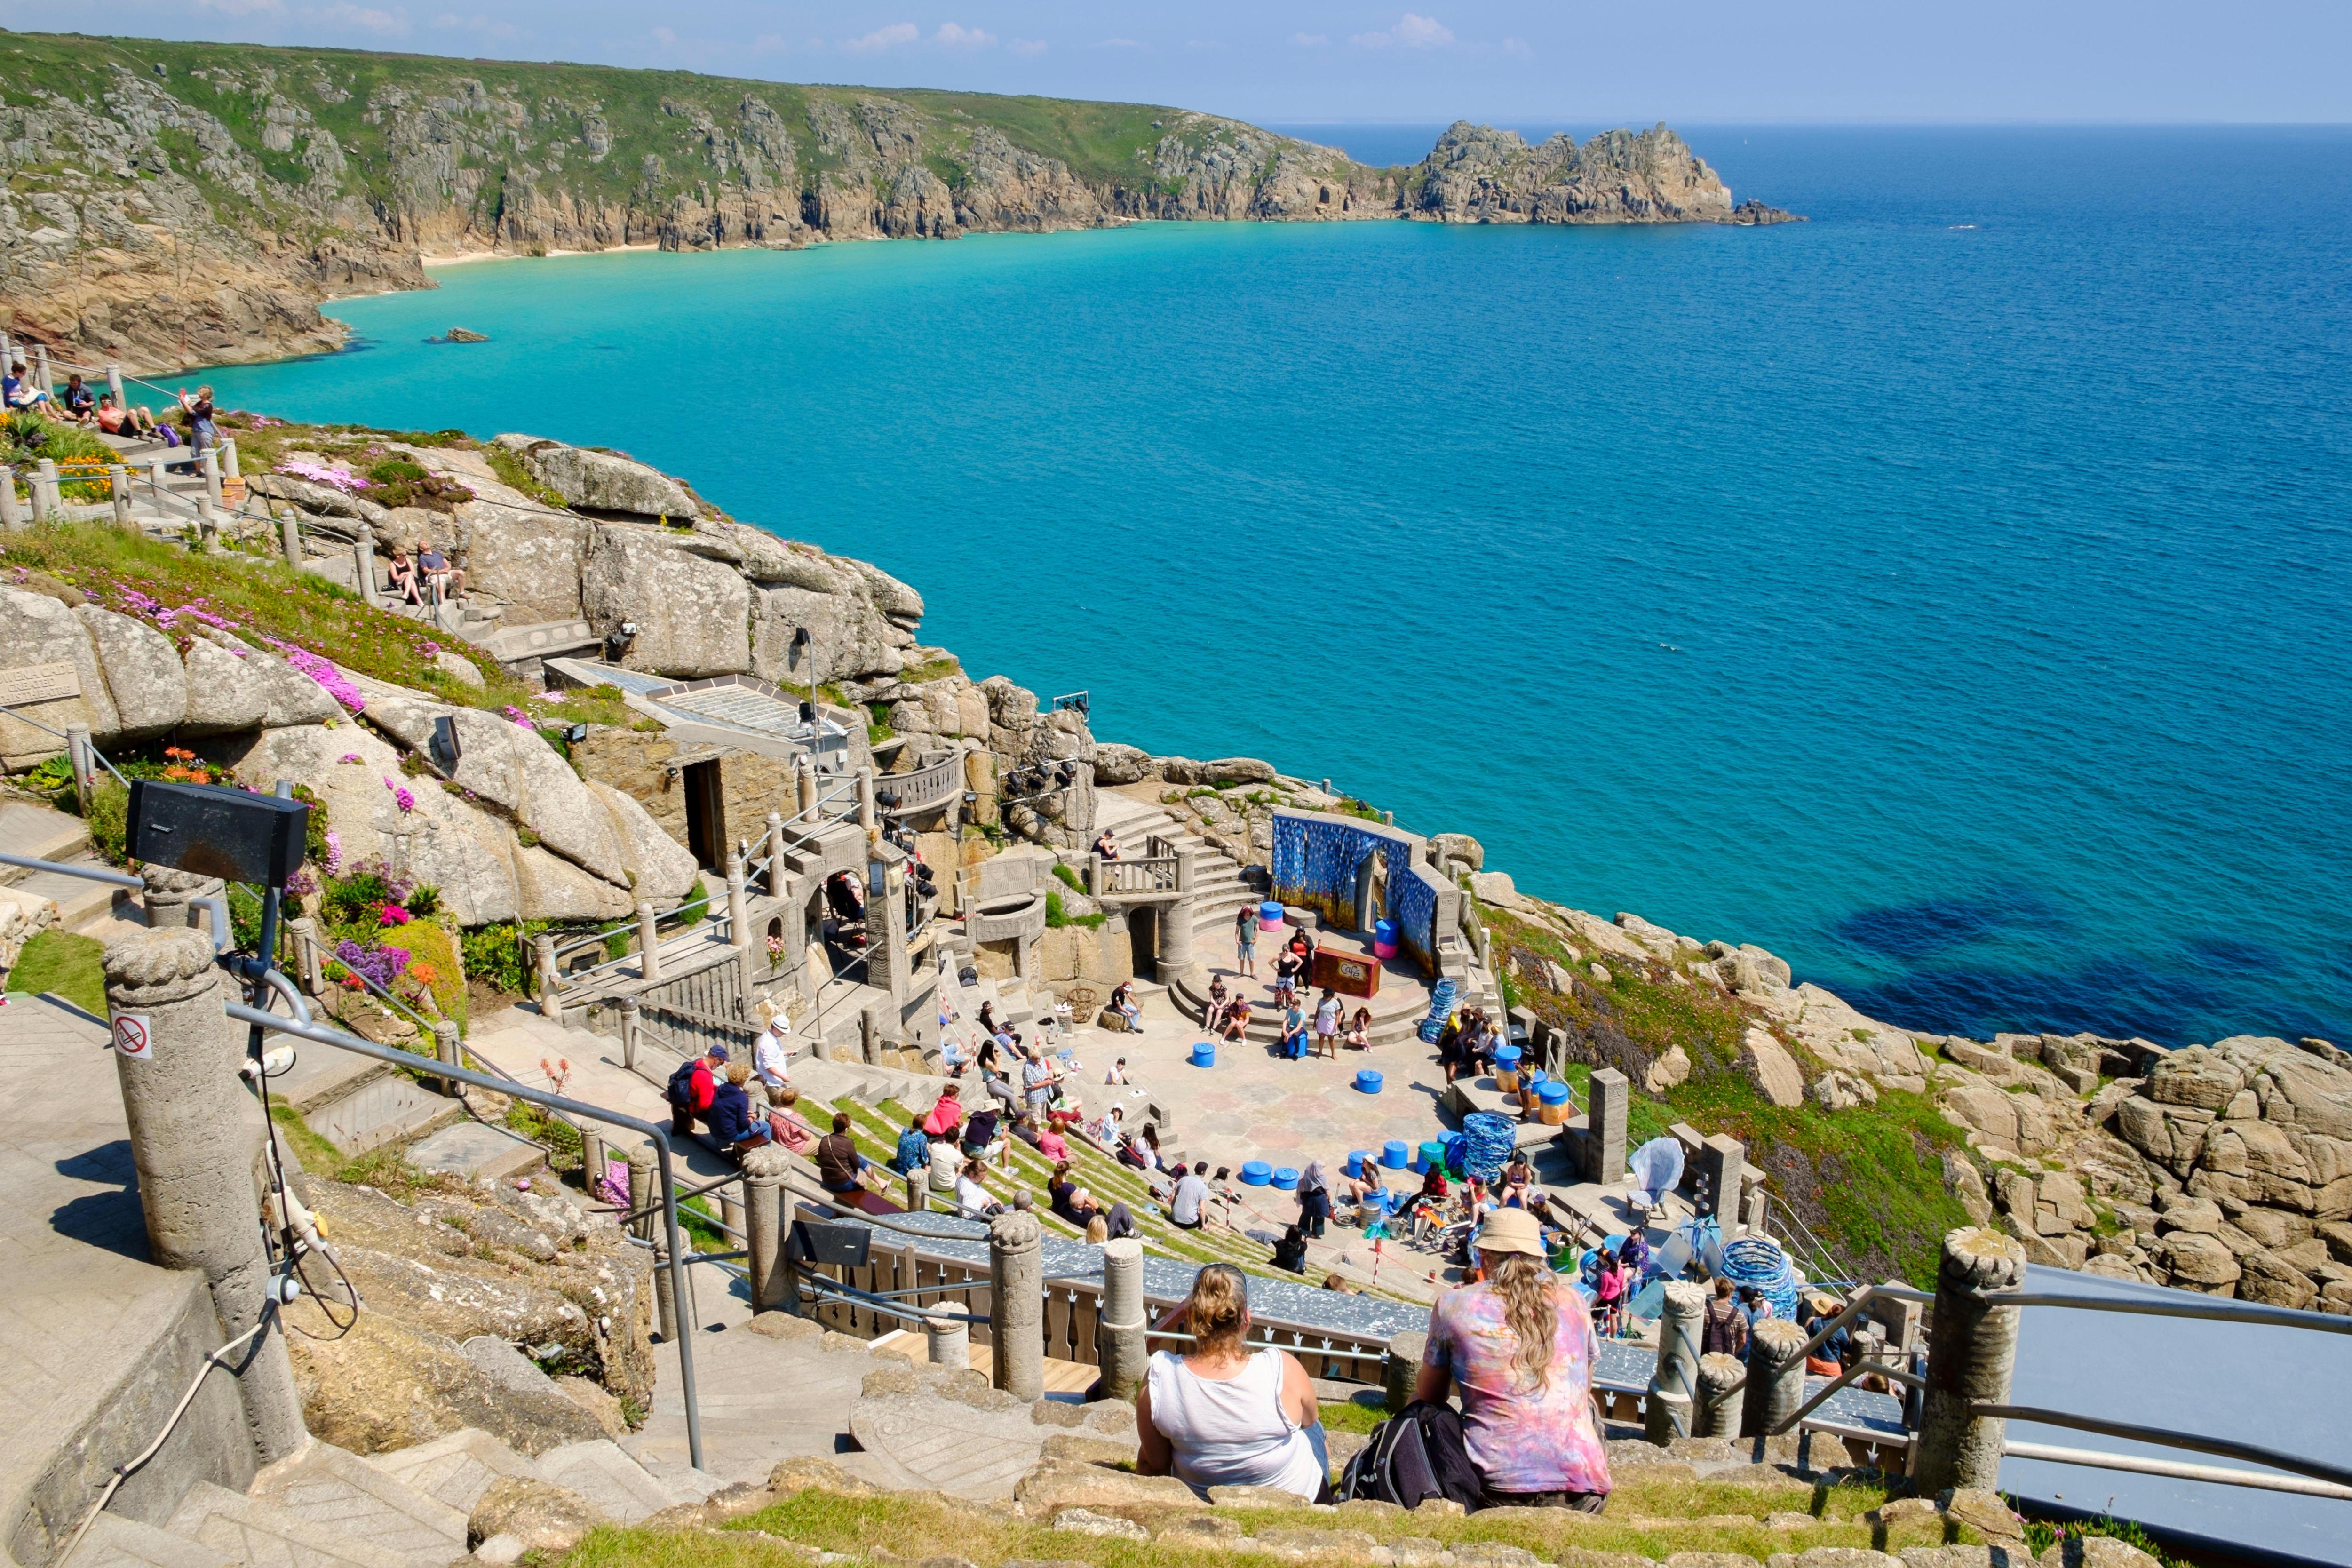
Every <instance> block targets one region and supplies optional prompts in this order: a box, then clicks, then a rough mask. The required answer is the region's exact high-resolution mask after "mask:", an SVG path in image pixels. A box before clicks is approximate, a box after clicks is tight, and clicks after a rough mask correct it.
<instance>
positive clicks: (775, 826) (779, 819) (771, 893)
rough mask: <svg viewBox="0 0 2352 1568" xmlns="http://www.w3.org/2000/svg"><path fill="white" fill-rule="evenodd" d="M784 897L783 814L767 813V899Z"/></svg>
mask: <svg viewBox="0 0 2352 1568" xmlns="http://www.w3.org/2000/svg"><path fill="white" fill-rule="evenodd" d="M783 896H784V814H783V813H782V812H781V811H772V812H770V813H768V897H770V898H772V899H781V898H782V897H783Z"/></svg>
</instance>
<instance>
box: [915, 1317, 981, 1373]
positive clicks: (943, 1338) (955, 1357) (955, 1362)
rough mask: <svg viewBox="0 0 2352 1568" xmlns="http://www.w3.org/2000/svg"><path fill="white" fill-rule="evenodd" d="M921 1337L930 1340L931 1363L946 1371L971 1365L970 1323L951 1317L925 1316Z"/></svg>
mask: <svg viewBox="0 0 2352 1568" xmlns="http://www.w3.org/2000/svg"><path fill="white" fill-rule="evenodd" d="M923 1337H924V1338H925V1339H926V1340H928V1341H929V1342H930V1354H931V1364H932V1365H933V1366H936V1367H940V1368H941V1369H943V1370H945V1371H948V1372H962V1371H964V1370H966V1369H967V1368H969V1367H970V1366H971V1324H969V1323H966V1322H964V1321H961V1320H959V1319H953V1318H925V1319H924V1320H923Z"/></svg>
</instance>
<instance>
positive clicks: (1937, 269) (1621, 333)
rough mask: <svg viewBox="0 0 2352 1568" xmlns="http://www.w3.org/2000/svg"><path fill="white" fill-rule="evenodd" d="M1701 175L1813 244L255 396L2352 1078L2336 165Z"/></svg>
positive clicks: (2225, 136)
mask: <svg viewBox="0 0 2352 1568" xmlns="http://www.w3.org/2000/svg"><path fill="white" fill-rule="evenodd" d="M1688 134H1689V135H1690V138H1691V140H1692V142H1693V143H1694V145H1696V146H1697V147H1698V148H1699V149H1700V150H1701V151H1702V152H1703V153H1705V154H1706V155H1707V156H1708V157H1709V158H1710V160H1711V161H1713V162H1714V163H1716V164H1717V167H1719V168H1721V169H1723V170H1724V172H1725V174H1726V176H1727V179H1729V181H1730V182H1731V183H1732V184H1733V186H1734V188H1735V189H1736V190H1738V192H1739V193H1740V194H1741V195H1750V194H1753V195H1762V196H1764V197H1766V198H1767V199H1769V200H1771V201H1774V202H1777V203H1780V204H1782V205H1789V206H1791V207H1794V208H1796V209H1797V210H1800V211H1803V212H1808V213H1810V214H1811V215H1812V217H1813V221H1812V222H1811V223H1810V224H1806V225H1802V226H1786V227H1780V228H1776V229H1770V230H1764V231H1738V230H1728V229H1718V228H1711V227H1709V228H1674V229H1659V230H1627V229H1586V230H1566V231H1563V230H1557V229H1546V230H1529V229H1524V228H1483V229H1478V228H1465V229H1442V228H1437V227H1433V226H1422V225H1407V224H1394V223H1375V224H1359V225H1339V226H1253V225H1200V226H1167V225H1160V226H1140V227H1136V228H1130V229H1126V230H1121V231H1116V232H1107V233H1097V234H1082V235H1063V236H1049V237H976V238H971V239H966V240H962V241H959V242H956V243H954V244H946V245H942V244H936V243H920V242H912V243H903V244H887V245H856V246H838V247H826V248H821V249H818V250H814V251H808V252H803V253H799V254H782V255H776V254H763V253H751V252H732V253H727V254H722V255H712V256H656V255H646V254H636V255H625V256H609V257H600V258H565V259H557V260H548V261H516V262H498V263H479V264H475V265H470V266H466V267H460V268H450V269H447V270H446V271H444V272H443V273H441V274H440V277H441V279H442V283H443V287H442V288H441V289H440V290H439V291H437V292H435V293H424V294H413V295H404V296H391V297H385V298H379V299H370V300H352V301H347V302H345V303H343V304H341V305H338V306H336V307H334V308H333V309H334V311H335V313H336V314H338V315H340V316H342V317H344V318H345V319H347V320H349V321H351V322H352V324H353V325H354V327H355V328H356V329H357V331H359V333H360V334H362V343H363V345H364V346H363V347H362V349H361V350H360V351H359V352H354V353H342V354H339V355H334V356H331V357H326V358H322V359H318V360H312V361H308V362H301V363H289V364H282V365H275V366H267V367H256V368H248V369H237V370H225V371H222V372H219V373H218V374H215V376H214V378H213V379H214V380H215V382H216V383H217V384H219V385H220V387H221V392H222V398H223V401H224V402H225V403H234V404H239V405H247V406H253V407H259V408H264V409H269V410H275V411H278V412H281V413H287V414H293V415H298V416H317V417H334V418H351V419H360V420H364V421H368V422H371V423H378V424H384V425H393V426H449V425H457V426H464V427H466V428H467V429H470V430H473V431H476V432H478V433H480V434H484V435H488V434H490V433H492V432H495V431H499V430H504V429H514V428H523V429H528V430H531V431H534V432H538V433H541V434H545V435H551V436H557V437H564V438H567V439H572V440H578V441H585V442H594V443H600V444H605V445H610V446H614V447H621V448H624V449H626V450H628V451H630V452H633V453H635V455H637V456H639V457H641V458H646V459H647V460H649V461H652V462H656V463H658V464H660V465H662V466H664V467H666V468H673V469H676V470H678V471H680V472H683V473H685V474H687V475H688V476H690V477H691V478H692V479H694V480H695V482H696V483H697V484H698V486H700V487H701V488H702V489H704V490H705V492H706V493H708V494H709V495H711V496H712V497H714V498H715V499H716V500H719V502H720V503H721V504H723V505H725V506H726V507H727V508H728V509H729V510H731V511H733V512H734V513H735V514H736V515H738V516H740V517H743V518H745V519H747V520H752V521H761V522H764V523H766V524H768V525H770V526H772V527H773V528H775V529H777V530H778V531H782V532H784V533H787V534H791V535H793V536H797V537H802V538H807V539H811V540H814V541H815V542H819V543H821V544H823V545H824V546H825V547H827V548H828V549H833V550H837V551H842V552H851V553H856V554H861V555H865V556H867V557H869V558H871V559H873V560H875V561H877V562H879V563H883V564H884V565H886V566H887V567H888V568H889V569H890V570H892V571H893V572H896V573H898V574H900V575H901V576H904V577H906V578H908V580H909V581H911V582H912V583H914V584H916V585H917V586H918V587H919V589H921V591H922V592H923V593H924V594H925V595H926V596H927V598H928V600H929V605H930V615H929V620H928V622H927V632H926V635H927V637H928V638H929V640H933V641H937V642H941V643H944V644H946V645H948V646H949V647H953V648H955V649H956V650H958V651H959V652H960V653H961V654H962V655H963V656H964V658H965V659H966V661H967V663H968V665H969V666H970V667H971V669H972V671H973V672H974V673H975V674H976V675H977V674H985V673H988V672H991V671H995V670H1003V671H1004V672H1006V673H1008V674H1011V675H1013V677H1015V678H1016V679H1019V680H1021V681H1022V682H1023V683H1024V684H1026V685H1029V686H1032V687H1034V688H1035V689H1038V690H1039V691H1041V692H1044V693H1047V694H1052V693H1057V692H1063V691H1068V690H1072V689H1078V688H1087V689H1090V690H1091V691H1092V693H1093V697H1094V703H1095V715H1096V723H1097V730H1098V731H1099V732H1100V733H1102V734H1103V735H1104V736H1105V737H1107V738H1112V739H1119V740H1126V741H1131V742H1136V743H1138V744H1141V745H1144V746H1148V747H1150V748H1152V749H1154V750H1157V751H1162V752H1188V753H1191V754H1194V755H1209V754H1216V753H1222V752H1254V753H1257V754H1262V755H1265V756H1267V757H1269V758H1272V759H1274V760H1276V762H1277V763H1279V764H1280V765H1281V766H1283V767H1284V768H1286V769H1287V770H1289V771H1293V772H1297V773H1304V774H1307V775H1309V776H1316V777H1320V776H1326V775H1328V776H1329V777H1331V778H1333V779H1334V780H1335V781H1336V782H1338V783H1339V784H1341V786H1342V787H1345V788H1348V789H1350V790H1353V791H1356V792H1357V793H1360V794H1361V795H1366V796H1368V797H1369V798H1371V799H1373V800H1375V801H1378V802H1381V803H1382V804H1384V805H1391V806H1393V807H1394V808H1395V809H1396V810H1397V812H1398V814H1399V816H1400V818H1401V820H1402V821H1404V822H1406V823H1407V824H1408V825H1410V826H1414V827H1418V828H1421V829H1423V830H1430V831H1436V830H1445V829H1457V830H1463V831H1467V832H1470V833H1474V834H1476V835H1477V836H1478V837H1480V838H1481V839H1483V840H1484V841H1485V842H1486V847H1487V851H1488V856H1489V863H1490V864H1491V865H1495V866H1499V867H1502V868H1507V869H1509V870H1510V871H1511V872H1512V873H1513V874H1514V875H1515V876H1516V877H1517V879H1518V880H1519V881H1520V883H1521V885H1522V886H1524V887H1526V888H1528V889H1530V890H1532V891H1537V892H1540V893H1543V894H1546V895H1548V896H1553V897H1558V898H1561V899H1565V900H1571V901H1574V902H1576V903H1579V904H1581V905H1583V906H1585V907H1588V908H1591V909H1595V910H1601V911H1603V912H1611V911H1614V910H1620V909H1630V910H1637V911H1639V912H1641V913H1643V914H1644V915H1647V916H1648V917H1650V918H1651V919H1654V920H1656V921H1661V922H1663V923H1664V924H1667V925H1670V926H1672V927H1674V928H1675V929H1676V930H1678V931H1686V932H1690V933H1692V934H1695V935H1697V936H1699V937H1702V938H1706V937H1714V936H1723V937H1728V938H1732V939H1735V940H1748V941H1754V942H1761V943H1763V944H1764V945H1766V946H1768V947H1770V948H1772V949H1773V950H1774V951H1776V952H1780V953H1782V954H1784V955H1786V956H1787V957H1788V958H1789V959H1790V962H1791V963H1793V964H1794V965H1795V966H1796V968H1797V970H1798V972H1799V974H1800V975H1801V977H1806V978H1812V979H1816V980H1819V981H1821V982H1822V983H1823V984H1829V985H1832V987H1835V988H1837V989H1839V990H1841V991H1843V992H1845V993H1847V994H1850V995H1853V997H1854V998H1855V999H1856V1000H1857V1001H1858V1002H1859V1003H1861V1004H1862V1005H1864V1006H1865V1007H1869V1008H1873V1009H1875V1010H1876V1011H1878V1012H1880V1013H1881V1014H1882V1015H1883V1016H1888V1017H1891V1018H1893V1019H1895V1020H1897V1021H1900V1022H1905V1023H1908V1024H1912V1025H1914V1026H1921V1027H1940V1028H1946V1029H1966V1030H1970V1031H1975V1032H1979V1033H1982V1032H1984V1031H1987V1030H1990V1029H1993V1028H1999V1027H2026V1026H2031V1027H2036V1028H2042V1027H2053V1028H2060V1029H2068V1030H2072V1029H2075V1028H2093V1029H2098V1030H2102V1031H2105V1032H2114V1033H2134V1032H2137V1033H2145V1034H2147V1035H2149V1036H2151V1037H2156V1038H2158V1039H2164V1040H2168V1041H2180V1040H2186V1039H2205V1038H2211V1037H2216V1036H2218V1035H2220V1034H2223V1033H2231V1032H2238V1031H2245V1030H2253V1031H2261V1032H2280V1033H2285V1034H2289V1035H2294V1034H2321V1035H2326V1036H2330V1037H2336V1038H2338V1039H2343V1038H2346V1037H2347V1036H2348V1035H2352V956H2347V955H2352V892H2347V885H2352V849H2347V844H2346V839H2345V832H2344V827H2345V821H2346V814H2347V805H2352V725H2347V719H2352V653H2348V652H2347V637H2346V624H2345V617H2346V612H2347V605H2352V593H2348V592H2347V589H2352V564H2347V535H2352V412H2347V410H2352V293H2347V279H2348V278H2352V133H2347V132H2338V131H2317V132H2312V131H2275V132H2271V131H2263V132H2254V131H2197V132H2185V131H2183V132H2173V131H2133V132H2121V131H2117V132H2100V131H2067V132H2058V131H1969V132H1958V131H1934V132H1930V131H1909V132H1891V131H1826V130H1806V131H1790V130H1739V129H1727V130H1706V129H1701V130H1697V131H1693V132H1689V133H1688ZM1424 142H1425V139H1424ZM452 322H456V323H459V324H463V325H466V326H468V327H472V328H474V329H476V330H478V331H486V332H488V333H490V334H491V336H492V338H493V339H494V341H493V342H489V343H487V344H482V345H478V346H472V347H466V348H446V347H428V346H426V345H425V344H424V343H422V342H420V340H421V339H422V338H423V337H424V336H425V335H426V334H427V333H428V332H433V331H439V330H441V329H442V328H444V327H446V326H447V325H449V324H451V323H452Z"/></svg>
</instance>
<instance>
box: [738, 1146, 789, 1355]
mask: <svg viewBox="0 0 2352 1568" xmlns="http://www.w3.org/2000/svg"><path fill="white" fill-rule="evenodd" d="M790 1168H791V1162H790V1158H789V1156H788V1155H787V1154H786V1153H785V1152H784V1149H783V1146H782V1144H779V1143H770V1144H765V1145H762V1146H761V1147H760V1148H757V1149H752V1150H748V1151H746V1152H745V1153H744V1155H743V1233H744V1237H745V1239H744V1243H743V1246H744V1250H745V1251H747V1252H749V1253H750V1254H751V1258H749V1259H748V1261H747V1267H746V1272H748V1273H749V1274H750V1275H751V1279H750V1280H749V1281H748V1283H749V1284H750V1286H751V1310H752V1311H753V1312H755V1313H756V1312H794V1313H797V1312H798V1311H799V1310H800V1293H799V1292H798V1291H796V1290H794V1289H793V1288H792V1284H791V1281H790V1280H789V1279H786V1278H785V1274H786V1270H787V1269H788V1268H789V1267H790V1265H789V1263H788V1261H787V1259H786V1258H785V1256H784V1232H785V1226H786V1225H787V1223H788V1216H789V1213H790V1210H791V1208H792V1202H791V1200H790V1198H789V1197H787V1196H786V1194H785V1193H784V1175H785V1173H786V1172H787V1171H788V1170H789V1169H790Z"/></svg>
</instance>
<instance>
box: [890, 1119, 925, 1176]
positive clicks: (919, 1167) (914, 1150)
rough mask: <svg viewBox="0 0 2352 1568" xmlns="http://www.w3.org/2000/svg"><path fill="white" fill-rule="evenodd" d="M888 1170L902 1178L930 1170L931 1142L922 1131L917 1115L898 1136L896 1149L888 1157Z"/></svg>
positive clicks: (921, 1124)
mask: <svg viewBox="0 0 2352 1568" xmlns="http://www.w3.org/2000/svg"><path fill="white" fill-rule="evenodd" d="M890 1168H891V1169H892V1170H894V1171H896V1172H898V1173H899V1174H900V1175H902V1176H911V1175H913V1174H914V1173H917V1172H918V1171H928V1170H929V1169H930V1168H931V1140H930V1136H929V1134H928V1133H926V1132H925V1131H923V1119H922V1117H920V1116H917V1117H915V1118H914V1120H913V1121H909V1122H908V1124H907V1130H906V1131H904V1132H901V1133H899V1134H898V1152H895V1153H893V1154H892V1155H891V1156H890Z"/></svg>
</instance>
